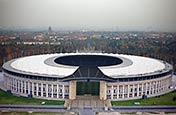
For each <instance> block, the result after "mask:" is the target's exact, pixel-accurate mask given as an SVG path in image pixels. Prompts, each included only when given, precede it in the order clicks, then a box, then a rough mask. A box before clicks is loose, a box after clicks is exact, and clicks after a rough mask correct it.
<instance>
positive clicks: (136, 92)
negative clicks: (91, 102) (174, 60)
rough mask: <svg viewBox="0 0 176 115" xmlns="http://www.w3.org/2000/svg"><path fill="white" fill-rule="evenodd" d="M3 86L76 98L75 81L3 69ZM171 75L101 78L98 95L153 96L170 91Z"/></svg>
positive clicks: (18, 92)
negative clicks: (23, 75) (24, 75)
mask: <svg viewBox="0 0 176 115" xmlns="http://www.w3.org/2000/svg"><path fill="white" fill-rule="evenodd" d="M4 86H5V89H6V90H10V91H11V92H12V93H13V94H15V95H21V96H26V97H27V96H29V95H32V96H33V97H34V98H42V99H49V100H65V99H76V81H69V82H58V81H42V80H32V79H26V78H21V77H17V76H14V75H10V74H8V73H6V72H4ZM171 86H172V75H171V74H170V75H166V76H163V77H161V78H157V79H151V80H144V81H133V82H106V81H100V92H99V96H100V99H101V100H106V99H110V100H130V99H138V98H142V96H143V95H146V96H147V97H153V96H158V95H162V94H165V93H168V92H170V91H172V89H171V88H170V87H171Z"/></svg>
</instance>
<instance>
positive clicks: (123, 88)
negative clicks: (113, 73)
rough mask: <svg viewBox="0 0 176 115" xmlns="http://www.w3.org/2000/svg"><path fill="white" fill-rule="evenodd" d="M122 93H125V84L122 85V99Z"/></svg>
mask: <svg viewBox="0 0 176 115" xmlns="http://www.w3.org/2000/svg"><path fill="white" fill-rule="evenodd" d="M124 94H125V85H124V84H123V85H122V99H124Z"/></svg>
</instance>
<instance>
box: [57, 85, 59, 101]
mask: <svg viewBox="0 0 176 115" xmlns="http://www.w3.org/2000/svg"><path fill="white" fill-rule="evenodd" d="M57 98H59V85H58V84H57Z"/></svg>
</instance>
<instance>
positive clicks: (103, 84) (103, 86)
mask: <svg viewBox="0 0 176 115" xmlns="http://www.w3.org/2000/svg"><path fill="white" fill-rule="evenodd" d="M106 91H107V87H106V82H105V81H100V99H101V100H106V99H107V97H106Z"/></svg>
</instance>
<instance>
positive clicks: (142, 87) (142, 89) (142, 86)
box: [141, 83, 144, 95]
mask: <svg viewBox="0 0 176 115" xmlns="http://www.w3.org/2000/svg"><path fill="white" fill-rule="evenodd" d="M143 92H144V84H143V83H142V85H141V95H143Z"/></svg>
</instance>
